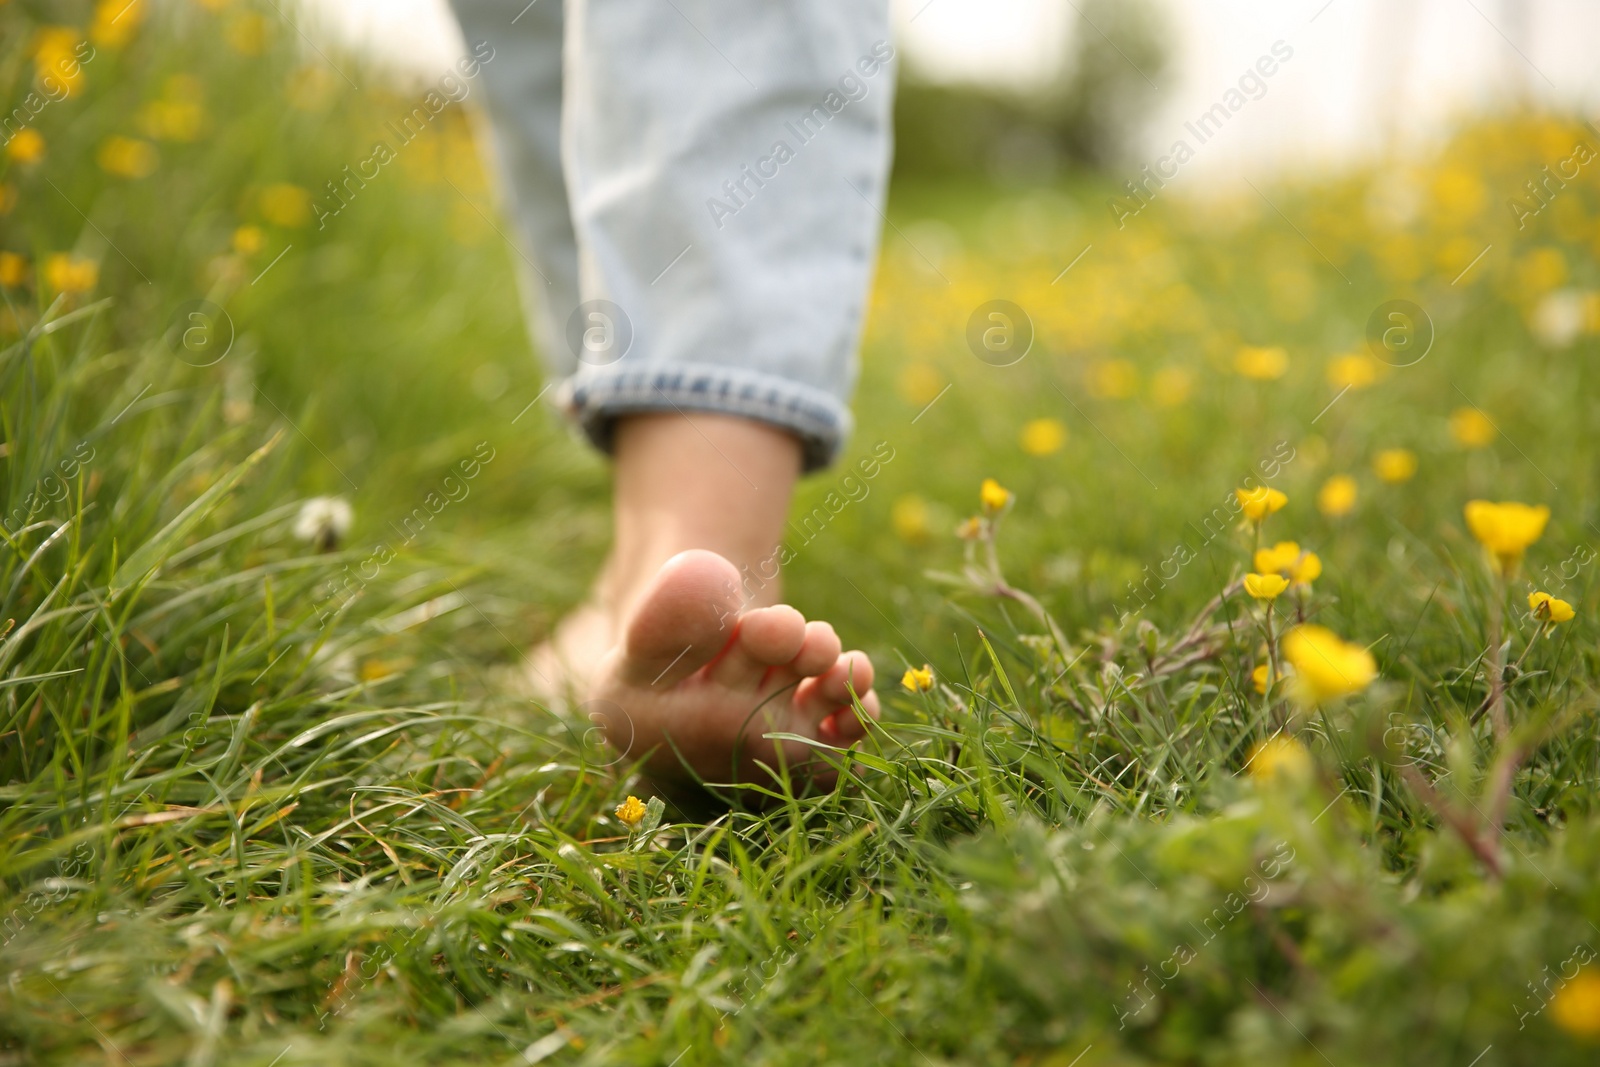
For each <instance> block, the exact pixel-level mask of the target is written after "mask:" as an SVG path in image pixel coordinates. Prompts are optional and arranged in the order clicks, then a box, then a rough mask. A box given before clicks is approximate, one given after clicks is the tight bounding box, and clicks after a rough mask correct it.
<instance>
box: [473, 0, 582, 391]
mask: <svg viewBox="0 0 1600 1067" xmlns="http://www.w3.org/2000/svg"><path fill="white" fill-rule="evenodd" d="M451 2H452V6H453V7H454V8H455V12H456V18H457V20H458V21H459V22H460V23H461V33H462V36H463V37H464V38H465V39H466V43H467V47H468V48H469V49H470V48H472V47H473V46H474V45H479V44H480V43H481V44H482V45H485V46H487V47H489V48H492V49H493V50H494V55H493V58H492V59H490V60H489V61H488V62H486V63H484V64H483V65H482V66H481V67H480V77H481V81H482V85H483V90H484V94H483V95H484V101H485V103H486V105H487V114H488V116H489V119H490V123H489V133H490V135H491V136H490V145H491V146H492V148H493V159H492V161H491V162H492V167H491V169H492V171H493V172H494V174H495V176H496V178H497V179H498V181H499V186H500V193H501V199H502V200H503V201H504V202H505V206H506V209H507V214H508V215H509V216H510V217H511V219H512V220H513V223H514V225H513V226H512V232H513V234H514V236H515V239H516V242H517V254H516V255H514V256H513V257H512V263H513V266H514V267H515V268H516V271H517V281H518V291H519V292H520V294H521V296H522V303H523V309H524V312H525V314H526V316H527V320H528V322H529V323H530V324H531V325H532V327H533V329H532V332H533V336H534V341H535V343H536V344H537V345H538V347H539V349H540V352H541V353H542V354H543V356H544V357H545V361H546V363H547V364H548V365H549V366H550V369H551V371H552V373H554V374H556V375H559V376H565V375H568V374H571V373H572V368H573V365H574V363H575V362H576V361H575V360H574V359H573V358H572V355H571V353H570V352H569V351H568V349H567V345H566V341H565V336H566V323H567V319H568V317H569V316H570V315H571V314H572V310H573V308H575V307H576V306H577V304H578V246H577V239H576V237H575V236H574V235H573V232H572V216H571V214H570V212H569V211H568V209H567V186H566V178H565V177H564V176H563V175H562V171H561V95H562V94H561V79H562V72H561V49H562V43H561V39H562V34H563V32H564V23H565V20H564V19H563V17H562V10H561V0H539V2H538V3H535V4H531V5H527V6H524V4H523V3H508V2H507V0H451ZM513 19H515V20H516V21H514V22H513V21H512V20H513Z"/></svg>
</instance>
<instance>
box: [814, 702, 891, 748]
mask: <svg viewBox="0 0 1600 1067" xmlns="http://www.w3.org/2000/svg"><path fill="white" fill-rule="evenodd" d="M861 710H862V711H864V712H866V713H867V717H868V718H871V719H876V718H877V717H878V694H877V693H874V692H872V691H871V690H870V689H869V690H868V691H867V692H865V693H862V694H861ZM866 733H867V726H866V723H864V722H862V721H861V717H860V716H859V715H857V714H856V709H855V708H854V707H853V706H850V707H843V708H840V709H839V710H838V711H836V712H834V713H833V714H832V715H829V716H828V717H827V718H826V719H823V720H822V721H821V722H820V723H818V724H817V735H818V736H819V737H821V738H822V740H824V741H826V742H828V744H830V745H848V744H853V743H854V742H856V741H859V740H861V739H862V738H863V737H865V736H866Z"/></svg>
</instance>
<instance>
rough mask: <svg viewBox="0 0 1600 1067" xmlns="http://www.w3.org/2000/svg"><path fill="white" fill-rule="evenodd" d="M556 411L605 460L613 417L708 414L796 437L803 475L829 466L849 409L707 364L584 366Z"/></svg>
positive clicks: (845, 433) (798, 386) (796, 385)
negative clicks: (562, 412) (561, 411)
mask: <svg viewBox="0 0 1600 1067" xmlns="http://www.w3.org/2000/svg"><path fill="white" fill-rule="evenodd" d="M561 388H562V393H561V398H560V403H561V406H562V407H563V408H564V409H565V410H566V412H567V415H568V417H570V418H571V419H572V420H573V421H574V422H575V423H576V424H577V425H578V427H579V428H580V429H581V430H582V431H583V433H584V435H585V436H586V437H588V439H589V440H590V441H591V442H593V443H594V445H595V447H597V448H599V449H600V450H602V451H604V452H606V453H607V454H610V452H611V450H612V445H613V439H614V437H615V432H616V422H617V418H618V417H619V416H622V415H627V414H631V413H634V412H641V411H677V412H687V411H714V412H717V413H718V414H722V415H739V416H742V417H744V418H747V419H754V420H755V421H756V422H764V423H766V424H767V425H769V426H776V427H777V428H778V429H780V430H787V431H789V432H790V433H792V434H794V435H795V436H796V437H798V438H800V443H801V446H802V449H803V456H804V460H803V468H802V469H803V470H804V471H806V472H810V471H814V470H819V469H821V468H823V467H826V466H828V465H829V464H830V463H832V462H833V461H834V459H835V457H837V456H838V454H839V450H840V449H841V448H842V447H843V446H844V442H845V439H846V438H848V437H849V435H850V429H851V420H850V410H849V408H847V407H846V406H845V405H844V404H843V403H842V402H840V400H839V399H838V398H837V397H835V396H834V395H833V394H831V393H827V392H824V391H823V390H821V389H818V388H816V387H815V386H810V385H806V384H804V383H802V382H796V381H792V380H790V379H787V378H781V377H778V376H777V375H773V374H766V373H763V372H761V371H753V370H747V369H744V368H740V367H728V366H720V365H717V364H712V363H673V364H657V365H655V366H651V365H649V364H641V363H636V364H633V365H631V366H630V365H627V364H622V363H619V364H615V365H612V366H608V367H592V366H591V367H584V368H582V369H581V370H580V371H579V372H578V373H577V374H574V375H573V376H572V377H570V378H568V379H567V380H566V381H565V382H563V383H562V387H561Z"/></svg>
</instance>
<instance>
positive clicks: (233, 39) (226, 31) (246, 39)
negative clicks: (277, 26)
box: [222, 11, 267, 56]
mask: <svg viewBox="0 0 1600 1067" xmlns="http://www.w3.org/2000/svg"><path fill="white" fill-rule="evenodd" d="M222 36H223V39H224V40H226V41H227V42H228V47H229V48H232V49H233V50H234V51H235V52H238V53H239V54H240V55H242V56H259V55H260V54H261V53H262V52H264V51H266V48H267V20H266V18H265V17H264V16H262V15H258V14H256V13H255V12H254V11H240V12H238V13H236V14H235V15H234V16H233V17H232V18H230V19H229V20H228V22H227V24H226V25H225V26H224V27H223V29H222Z"/></svg>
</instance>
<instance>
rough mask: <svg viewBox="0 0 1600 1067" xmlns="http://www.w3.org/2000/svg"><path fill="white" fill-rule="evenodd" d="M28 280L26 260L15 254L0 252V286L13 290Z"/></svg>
mask: <svg viewBox="0 0 1600 1067" xmlns="http://www.w3.org/2000/svg"><path fill="white" fill-rule="evenodd" d="M27 280H28V260H27V258H26V257H24V256H19V255H17V254H16V253H15V252H0V285H3V286H5V287H6V288H7V289H15V288H16V287H17V286H19V285H21V284H22V283H23V282H25V281H27Z"/></svg>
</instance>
